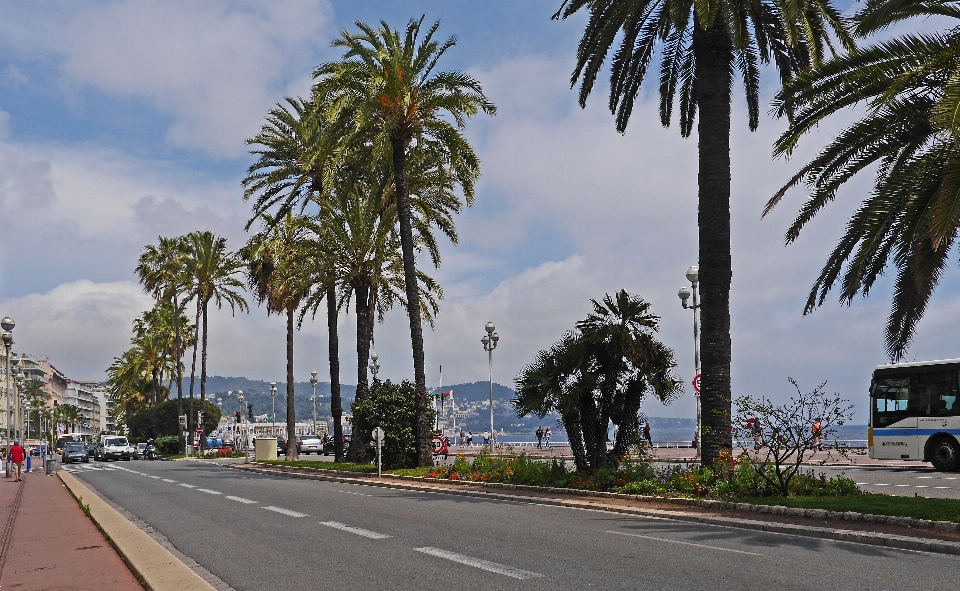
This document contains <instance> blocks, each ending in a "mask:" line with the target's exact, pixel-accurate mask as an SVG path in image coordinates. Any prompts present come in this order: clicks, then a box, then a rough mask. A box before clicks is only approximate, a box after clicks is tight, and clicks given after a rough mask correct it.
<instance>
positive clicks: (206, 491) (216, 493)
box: [197, 488, 223, 495]
mask: <svg viewBox="0 0 960 591" xmlns="http://www.w3.org/2000/svg"><path fill="white" fill-rule="evenodd" d="M197 492H202V493H207V494H208V495H222V494H223V493H222V492H220V491H218V490H210V489H209V488H198V489H197Z"/></svg>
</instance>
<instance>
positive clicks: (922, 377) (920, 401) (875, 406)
mask: <svg viewBox="0 0 960 591" xmlns="http://www.w3.org/2000/svg"><path fill="white" fill-rule="evenodd" d="M870 398H871V399H872V404H871V405H870V406H871V409H870V410H871V413H870V414H871V424H872V425H873V426H874V427H885V426H887V425H891V424H893V423H896V422H897V421H901V420H903V419H906V418H912V417H944V416H954V415H955V414H960V412H958V411H960V407H958V405H956V401H957V370H956V369H955V368H951V369H937V368H935V367H926V368H923V371H916V370H913V371H903V372H892V371H884V372H882V373H881V372H880V371H877V372H876V373H875V375H874V379H873V386H872V388H871V390H870ZM914 427H916V425H914Z"/></svg>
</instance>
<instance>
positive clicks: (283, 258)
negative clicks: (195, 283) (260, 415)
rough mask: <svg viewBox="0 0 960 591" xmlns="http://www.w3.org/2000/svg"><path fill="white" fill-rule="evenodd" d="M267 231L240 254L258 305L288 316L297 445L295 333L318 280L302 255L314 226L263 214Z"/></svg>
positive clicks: (291, 424)
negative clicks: (300, 311)
mask: <svg viewBox="0 0 960 591" xmlns="http://www.w3.org/2000/svg"><path fill="white" fill-rule="evenodd" d="M261 217H262V218H263V225H264V229H263V231H262V232H260V233H258V234H256V235H254V236H252V237H251V238H250V240H249V241H248V242H247V245H246V246H244V247H243V248H242V249H241V250H240V257H241V258H242V259H243V260H244V262H245V264H246V273H247V280H248V283H249V286H250V290H251V292H253V294H254V296H255V297H256V299H257V301H258V302H260V303H261V304H264V303H265V304H266V306H267V314H268V315H269V314H271V313H273V312H277V313H285V314H286V315H287V440H288V441H296V436H297V431H296V422H297V420H296V399H295V398H294V375H293V331H294V316H295V314H296V311H297V309H298V308H299V307H300V303H301V302H302V301H303V300H304V298H306V297H307V296H309V295H310V292H311V290H312V289H313V287H314V283H315V281H314V279H313V277H311V276H310V275H309V274H307V273H304V269H303V264H302V263H303V256H302V251H303V247H304V244H303V243H304V241H305V239H307V238H308V235H309V232H310V226H309V225H308V224H307V223H306V222H307V220H305V219H304V218H301V217H297V216H294V214H293V213H292V212H291V211H289V210H287V211H286V213H285V214H284V215H283V218H282V219H281V220H277V219H275V218H274V217H273V216H271V215H270V214H269V213H263V214H261ZM298 457H299V454H298V453H297V446H296V445H288V446H287V459H288V460H296V459H297V458H298Z"/></svg>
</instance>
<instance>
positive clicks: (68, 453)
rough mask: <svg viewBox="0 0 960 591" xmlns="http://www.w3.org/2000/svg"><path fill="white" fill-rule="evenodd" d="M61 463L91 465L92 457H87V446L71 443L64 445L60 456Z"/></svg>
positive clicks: (77, 442)
mask: <svg viewBox="0 0 960 591" xmlns="http://www.w3.org/2000/svg"><path fill="white" fill-rule="evenodd" d="M60 461H61V462H63V463H64V464H69V463H70V462H84V463H87V464H89V463H90V456H88V455H87V446H86V445H84V444H83V443H81V442H79V441H70V442H67V443H66V444H64V446H63V453H62V454H60Z"/></svg>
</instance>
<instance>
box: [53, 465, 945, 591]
mask: <svg viewBox="0 0 960 591" xmlns="http://www.w3.org/2000/svg"><path fill="white" fill-rule="evenodd" d="M69 469H70V471H71V472H73V473H74V474H76V475H77V476H78V477H79V478H81V479H82V480H84V481H86V482H88V483H90V484H91V485H93V486H94V487H95V488H96V489H97V490H98V491H100V493H101V494H103V495H105V496H106V497H108V498H109V499H110V500H111V501H113V502H115V503H116V504H118V505H120V506H122V507H123V508H125V509H126V510H127V511H129V512H131V513H132V514H134V515H136V516H137V517H139V518H140V519H142V520H143V521H145V522H147V523H148V524H150V525H151V526H152V527H153V528H155V529H156V530H158V531H159V532H160V533H162V534H163V535H164V536H166V538H167V539H168V540H169V541H170V542H171V543H172V544H173V545H174V546H175V547H176V548H177V549H178V550H180V551H181V552H183V553H184V554H186V555H187V556H189V557H191V558H193V559H194V560H196V561H197V562H198V563H199V564H201V565H202V566H203V567H205V568H206V569H207V570H209V571H210V572H212V573H213V574H215V575H217V576H218V577H219V578H220V579H222V580H223V581H225V582H226V583H228V584H229V585H231V586H232V587H233V588H234V589H236V590H238V591H247V590H250V591H253V590H257V591H274V590H276V591H281V590H282V591H297V590H299V589H304V590H307V589H309V590H326V589H330V590H333V589H337V590H340V589H371V590H375V591H382V590H393V589H411V590H414V589H415V590H422V589H438V590H439V589H444V590H451V591H459V590H461V589H468V590H469V589H479V590H482V591H492V590H499V589H557V588H569V589H603V590H604V591H612V590H615V589H630V590H636V589H644V590H661V589H662V590H670V591H685V590H690V591H694V590H696V591H700V590H703V589H710V590H718V589H736V590H737V591H740V590H753V589H756V590H761V589H777V590H778V591H788V590H794V589H795V590H797V591H809V589H811V588H817V589H857V590H869V589H877V590H879V589H897V590H898V591H905V590H910V589H917V590H923V591H929V589H939V588H942V587H943V584H944V582H945V581H956V580H958V579H960V558H958V557H954V556H947V555H939V554H928V553H921V552H910V551H903V550H894V549H886V548H881V547H876V546H866V545H859V544H852V543H845V542H833V541H827V540H818V539H813V538H803V537H797V536H789V535H780V534H770V533H764V532H756V531H748V530H738V529H734V528H725V527H715V526H704V525H698V524H691V523H683V522H676V521H670V520H660V519H650V518H640V517H632V516H625V515H617V514H610V513H604V512H599V511H587V510H576V509H567V508H561V507H551V506H544V505H536V504H528V503H517V502H509V501H497V500H486V499H476V498H470V497H463V496H454V495H445V494H442V493H420V492H413V491H405V490H391V489H383V488H376V487H367V486H355V485H344V484H338V483H331V482H322V481H314V480H299V479H292V478H284V477H279V476H267V475H260V474H250V473H245V472H239V471H234V470H231V469H229V468H224V467H220V466H216V465H211V464H202V463H199V462H143V461H140V462H111V463H109V464H106V465H104V464H102V463H93V464H89V465H86V464H81V465H73V466H70V467H69Z"/></svg>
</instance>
